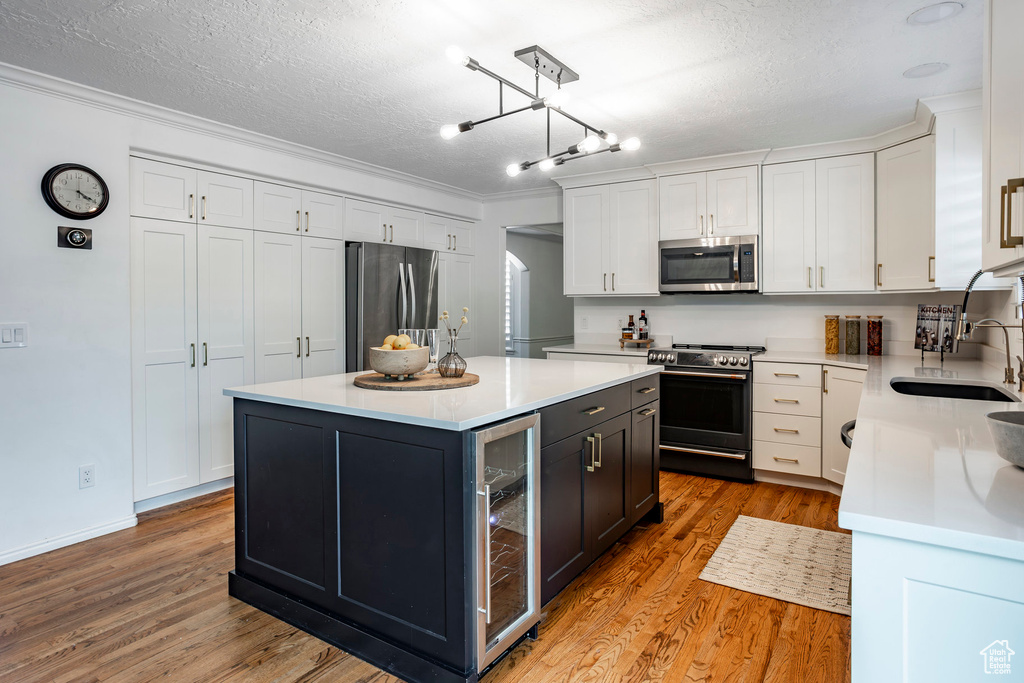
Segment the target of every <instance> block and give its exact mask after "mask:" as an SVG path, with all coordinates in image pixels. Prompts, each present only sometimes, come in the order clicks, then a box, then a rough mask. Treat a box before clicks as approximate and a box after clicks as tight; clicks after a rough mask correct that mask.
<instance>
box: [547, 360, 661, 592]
mask: <svg viewBox="0 0 1024 683" xmlns="http://www.w3.org/2000/svg"><path fill="white" fill-rule="evenodd" d="M657 382H658V378H657V376H654V377H650V378H645V379H643V380H638V381H637V382H633V387H632V391H633V393H634V394H635V395H636V396H634V397H633V399H632V402H631V401H630V400H629V397H628V396H626V395H625V394H624V393H623V391H624V390H625V389H627V388H630V387H629V385H623V386H622V387H621V389H620V387H615V388H614V389H615V390H616V391H615V392H611V393H608V394H605V395H604V396H601V395H600V394H595V395H594V396H597V397H598V398H607V399H608V400H606V401H604V402H601V401H598V402H597V403H596V404H594V403H595V402H594V401H593V400H590V401H582V402H581V401H578V400H577V401H566V402H564V403H559V404H557V405H554V406H550V407H549V408H544V409H542V410H541V431H542V434H543V433H544V432H545V428H544V425H545V424H546V425H548V428H547V431H548V433H549V434H550V433H557V432H558V431H559V430H564V429H565V427H564V425H566V424H573V425H576V426H578V425H580V424H581V423H582V424H584V425H585V427H586V429H585V430H584V431H581V432H578V433H575V434H572V435H571V436H568V437H567V438H564V439H561V440H560V441H555V442H553V443H548V444H547V445H545V446H544V447H543V448H542V449H541V456H540V457H541V475H540V492H541V506H540V520H541V534H540V542H541V553H540V561H541V602H542V603H547V602H548V601H550V600H551V598H553V597H554V596H555V595H556V594H557V593H558V592H559V591H561V590H562V589H563V588H565V587H566V586H567V585H569V583H570V582H571V581H572V580H573V579H574V578H576V577H577V576H579V574H580V573H581V572H582V571H583V570H584V569H586V568H587V567H588V566H589V565H590V563H592V562H593V561H594V560H596V559H597V558H598V557H599V556H600V555H601V554H602V553H604V552H605V551H606V550H607V549H608V548H610V547H611V546H612V545H613V544H614V543H615V541H617V540H618V539H619V538H621V537H622V535H623V534H625V533H626V532H627V531H628V530H629V529H630V528H631V527H632V526H633V525H634V524H636V523H637V522H638V521H639V520H640V519H641V518H643V517H644V516H645V515H648V514H650V513H652V511H655V510H656V509H657V511H658V512H660V506H659V495H658V464H659V463H658V450H659V449H658V426H659V421H658V420H659V416H658V408H659V402H658V400H657V395H658V394H657V392H656V391H654V392H652V391H650V387H651V386H652V385H653V386H654V387H657ZM642 390H647V391H643V393H641V391H642ZM637 396H639V397H641V398H639V399H638V398H637ZM624 399H625V400H624ZM645 399H646V400H647V402H646V403H644V402H643V401H644V400H645ZM592 404H594V405H592ZM638 404H639V407H636V408H633V409H632V410H631V409H630V405H634V406H635V405H638ZM597 409H600V410H597ZM613 411H614V412H613Z"/></svg>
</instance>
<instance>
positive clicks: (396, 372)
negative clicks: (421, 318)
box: [370, 334, 430, 381]
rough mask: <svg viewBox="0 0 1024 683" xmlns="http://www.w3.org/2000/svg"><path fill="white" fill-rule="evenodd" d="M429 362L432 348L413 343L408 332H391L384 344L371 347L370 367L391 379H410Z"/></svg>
mask: <svg viewBox="0 0 1024 683" xmlns="http://www.w3.org/2000/svg"><path fill="white" fill-rule="evenodd" d="M429 362H430V349H428V348H427V347H426V346H418V345H417V344H413V343H412V340H411V339H409V335H407V334H389V335H388V336H387V338H386V339H385V340H384V343H383V344H381V345H380V346H371V347H370V367H371V368H373V370H374V372H379V373H380V374H382V375H384V376H385V377H387V378H389V379H390V378H394V379H397V380H399V381H402V380H405V379H408V378H409V377H412V376H413V375H415V374H416V373H417V372H422V371H423V370H424V369H425V368H426V367H427V364H428V363H429Z"/></svg>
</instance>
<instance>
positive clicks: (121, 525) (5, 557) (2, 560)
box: [0, 515, 138, 565]
mask: <svg viewBox="0 0 1024 683" xmlns="http://www.w3.org/2000/svg"><path fill="white" fill-rule="evenodd" d="M137 523H138V519H137V518H136V517H135V515H131V516H130V517H125V518H123V519H118V520H115V521H113V522H108V523H107V524H100V525H98V526H93V527H89V528H88V529H82V530H80V531H74V532H72V533H70V534H64V535H63V536H57V537H55V538H48V539H46V540H45V541H39V542H38V543H30V544H29V545H24V546H22V547H20V548H15V549H14V550H8V551H7V552H5V553H2V554H0V565H5V564H10V563H11V562H17V561H18V560H24V559H25V558H27V557H33V556H35V555H42V554H43V553H48V552H50V551H51V550H57V549H58V548H63V547H65V546H69V545H74V544H75V543H81V542H82V541H88V540H89V539H90V538H96V537H98V536H104V535H106V534H111V533H113V532H115V531H121V530H122V529H129V528H131V527H133V526H135V525H136V524H137Z"/></svg>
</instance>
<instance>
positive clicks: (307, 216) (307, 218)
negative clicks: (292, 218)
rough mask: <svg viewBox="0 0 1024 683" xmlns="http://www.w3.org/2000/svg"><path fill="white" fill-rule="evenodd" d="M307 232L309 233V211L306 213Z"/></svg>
mask: <svg viewBox="0 0 1024 683" xmlns="http://www.w3.org/2000/svg"><path fill="white" fill-rule="evenodd" d="M306 232H309V211H307V212H306Z"/></svg>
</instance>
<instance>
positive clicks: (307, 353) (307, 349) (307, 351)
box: [306, 337, 309, 358]
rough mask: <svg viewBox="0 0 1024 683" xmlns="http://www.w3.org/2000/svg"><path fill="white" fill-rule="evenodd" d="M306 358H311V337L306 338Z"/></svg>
mask: <svg viewBox="0 0 1024 683" xmlns="http://www.w3.org/2000/svg"><path fill="white" fill-rule="evenodd" d="M306 358H309V337H306Z"/></svg>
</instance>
